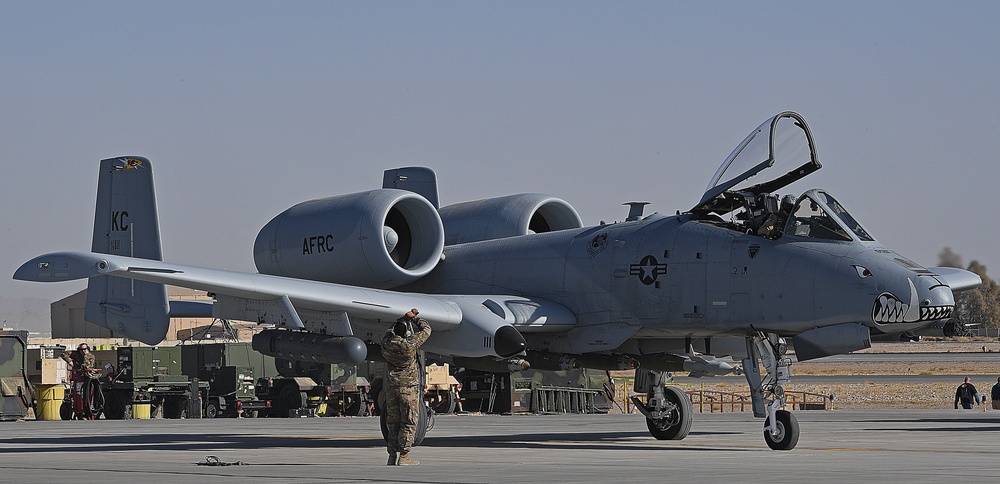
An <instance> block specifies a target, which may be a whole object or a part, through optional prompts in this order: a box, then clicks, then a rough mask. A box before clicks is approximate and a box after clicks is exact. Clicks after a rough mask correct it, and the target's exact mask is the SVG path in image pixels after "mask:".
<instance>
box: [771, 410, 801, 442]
mask: <svg viewBox="0 0 1000 484" xmlns="http://www.w3.org/2000/svg"><path fill="white" fill-rule="evenodd" d="M764 442H767V446H768V447H770V448H771V449H773V450H792V449H793V448H794V447H795V444H797V443H799V421H798V420H797V419H796V418H795V415H792V412H789V411H788V410H778V411H777V412H775V424H774V431H773V432H772V430H771V417H768V418H767V420H765V421H764Z"/></svg>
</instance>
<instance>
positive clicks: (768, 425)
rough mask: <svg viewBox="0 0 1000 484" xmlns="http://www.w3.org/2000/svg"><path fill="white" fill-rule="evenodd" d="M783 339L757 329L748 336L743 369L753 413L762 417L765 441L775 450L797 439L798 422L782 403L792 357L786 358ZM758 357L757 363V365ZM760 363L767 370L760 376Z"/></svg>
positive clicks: (789, 447)
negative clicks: (784, 408)
mask: <svg viewBox="0 0 1000 484" xmlns="http://www.w3.org/2000/svg"><path fill="white" fill-rule="evenodd" d="M787 349H788V347H787V345H786V344H785V340H784V339H782V338H779V337H778V336H777V335H774V334H765V333H763V332H760V331H757V332H755V333H753V334H750V335H748V336H747V355H748V356H747V357H746V358H744V359H743V373H744V375H745V376H746V378H747V383H748V384H749V385H750V398H751V401H752V402H753V415H754V417H757V418H765V417H766V419H765V420H764V442H766V443H767V446H768V447H770V448H772V449H774V450H792V449H793V448H795V444H797V443H798V442H799V422H798V420H796V419H795V415H792V413H791V412H789V411H787V410H779V409H781V408H782V407H784V406H785V403H786V397H785V387H784V385H785V384H787V383H788V379H789V377H790V376H791V374H792V372H791V365H792V360H791V359H790V358H785V357H784V355H785V351H786V350H787ZM758 361H760V365H758ZM760 366H763V367H764V371H765V372H766V374H765V375H764V377H763V378H762V377H761V374H760Z"/></svg>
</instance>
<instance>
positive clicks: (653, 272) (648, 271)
mask: <svg viewBox="0 0 1000 484" xmlns="http://www.w3.org/2000/svg"><path fill="white" fill-rule="evenodd" d="M628 273H629V275H630V276H639V280H640V281H642V283H643V284H645V285H647V286H648V285H650V284H652V283H654V282H656V278H657V276H659V275H661V274H666V273H667V265H666V264H660V263H658V262H657V261H656V257H653V256H651V255H647V256H646V257H643V258H642V260H641V261H639V263H638V264H632V265H630V266H629V267H628Z"/></svg>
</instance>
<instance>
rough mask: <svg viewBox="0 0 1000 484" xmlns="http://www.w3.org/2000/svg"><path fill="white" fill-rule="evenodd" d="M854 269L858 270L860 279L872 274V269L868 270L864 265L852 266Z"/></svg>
mask: <svg viewBox="0 0 1000 484" xmlns="http://www.w3.org/2000/svg"><path fill="white" fill-rule="evenodd" d="M854 270H856V271H858V277H860V278H862V279H864V278H866V277H871V276H872V271H870V270H868V268H867V267H864V266H854Z"/></svg>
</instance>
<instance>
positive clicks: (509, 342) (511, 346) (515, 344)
mask: <svg viewBox="0 0 1000 484" xmlns="http://www.w3.org/2000/svg"><path fill="white" fill-rule="evenodd" d="M526 347H527V343H526V342H525V341H524V336H521V332H520V331H518V330H516V329H514V327H513V326H504V327H502V328H500V329H498V330H497V332H496V334H495V335H494V336H493V349H494V350H495V351H496V352H497V355H499V356H501V357H504V358H506V357H508V356H514V355H516V354H518V353H520V352H522V351H524V349H525V348H526Z"/></svg>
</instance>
